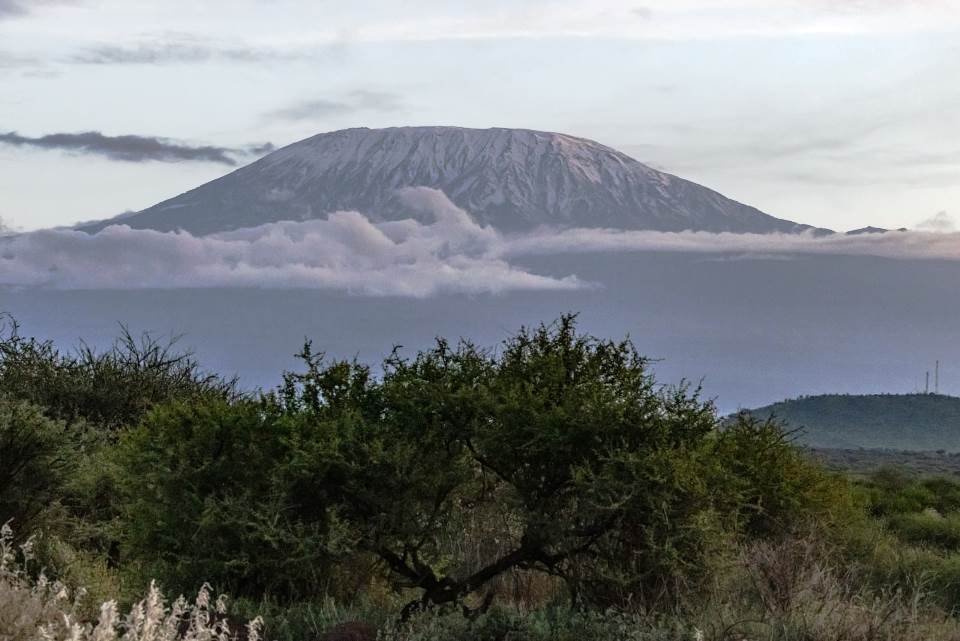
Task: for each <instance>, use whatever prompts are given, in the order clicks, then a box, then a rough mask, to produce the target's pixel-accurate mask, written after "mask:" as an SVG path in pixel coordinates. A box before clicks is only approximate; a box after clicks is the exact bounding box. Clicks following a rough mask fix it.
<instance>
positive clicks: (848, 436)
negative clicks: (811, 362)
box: [749, 394, 960, 452]
mask: <svg viewBox="0 0 960 641" xmlns="http://www.w3.org/2000/svg"><path fill="white" fill-rule="evenodd" d="M749 413H751V414H753V415H754V416H757V417H759V418H764V419H765V418H768V417H770V416H774V417H775V418H777V419H778V420H780V421H783V422H785V423H786V424H787V426H788V427H789V428H791V429H798V430H800V432H799V433H798V440H799V441H800V442H802V443H805V444H807V445H810V446H812V447H820V448H847V449H856V448H889V449H898V450H946V451H948V452H960V398H957V397H954V396H944V395H939V394H877V395H869V396H856V395H841V394H830V395H824V396H806V397H801V398H798V399H792V400H787V401H782V402H780V403H774V404H773V405H768V406H766V407H761V408H758V409H754V410H749Z"/></svg>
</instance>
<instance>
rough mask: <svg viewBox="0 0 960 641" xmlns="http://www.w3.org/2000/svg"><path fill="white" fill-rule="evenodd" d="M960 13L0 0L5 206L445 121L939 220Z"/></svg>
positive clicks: (953, 192)
mask: <svg viewBox="0 0 960 641" xmlns="http://www.w3.org/2000/svg"><path fill="white" fill-rule="evenodd" d="M958 36H960V0H645V1H644V0H641V2H640V3H633V2H618V1H614V0H565V1H559V0H556V1H554V0H549V1H548V0H541V1H537V2H530V1H522V0H511V1H505V0H487V1H485V2H482V3H481V2H473V1H471V2H460V3H457V2H450V1H445V2H441V1H426V0H420V1H416V0H407V1H405V2H395V1H393V0H384V1H365V0H356V1H354V2H350V3H343V2H326V1H318V0H314V1H310V2H307V1H306V0H302V1H297V0H229V1H227V0H205V1H204V2H196V0H191V1H187V0H163V1H162V2H161V1H147V0H0V227H2V225H4V224H6V225H7V226H12V227H19V228H23V229H35V228H41V227H47V226H53V225H64V224H70V223H73V222H76V221H79V220H84V219H91V218H103V217H107V216H112V215H115V214H118V213H120V212H123V211H126V210H137V209H142V208H144V207H146V206H149V205H151V204H154V203H155V202H157V201H159V200H162V199H164V198H167V197H170V196H173V195H176V194H178V193H180V192H183V191H185V190H187V189H190V188H192V187H195V186H197V185H199V184H201V183H203V182H206V181H208V180H211V179H213V178H216V177H218V176H220V175H222V174H224V173H226V172H228V171H230V170H231V169H232V168H233V167H235V166H238V165H241V164H244V163H246V162H250V161H251V160H253V159H255V158H256V157H258V156H259V155H261V154H263V153H266V152H267V151H268V150H269V149H271V147H270V145H271V144H272V145H276V146H281V145H284V144H288V143H290V142H294V141H296V140H299V139H302V138H305V137H307V136H310V135H313V134H315V133H319V132H322V131H330V130H335V129H341V128H344V127H353V126H369V127H382V126H391V125H430V124H446V125H462V126H468V127H490V126H503V127H528V128H534V129H545V130H553V131H561V132H565V133H569V134H574V135H578V136H584V137H587V138H592V139H595V140H598V141H600V142H603V143H605V144H608V145H611V146H613V147H616V148H619V149H621V150H623V151H625V152H626V153H628V154H630V155H632V156H634V157H636V158H637V159H638V160H641V161H644V162H647V163H649V164H651V165H652V166H654V167H656V168H658V169H664V170H667V171H670V172H672V173H676V174H678V175H681V176H683V177H686V178H689V179H692V180H695V181H697V182H699V183H702V184H704V185H707V186H709V187H712V188H714V189H717V190H719V191H721V192H723V193H724V194H726V195H727V196H730V197H732V198H734V199H736V200H740V201H742V202H746V203H749V204H751V205H754V206H757V207H759V208H760V209H763V210H764V211H766V212H768V213H771V214H774V215H777V216H780V217H784V218H790V219H793V220H797V221H800V222H804V223H809V224H812V225H817V226H825V227H831V228H834V229H850V228H854V227H860V226H864V225H868V224H872V225H879V226H885V227H901V226H907V227H914V226H916V225H918V224H920V223H921V222H922V221H927V220H932V221H934V223H935V224H939V225H941V227H946V228H948V227H949V225H950V220H951V216H953V215H954V214H957V213H958V212H960V81H958V78H960V39H958ZM941 212H946V214H943V213H941Z"/></svg>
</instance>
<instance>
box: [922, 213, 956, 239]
mask: <svg viewBox="0 0 960 641" xmlns="http://www.w3.org/2000/svg"><path fill="white" fill-rule="evenodd" d="M916 229H919V230H920V231H929V232H934V233H940V234H945V233H951V232H955V231H957V223H956V221H955V220H954V219H953V217H952V216H951V215H950V214H948V213H947V212H945V211H941V212H938V213H937V214H936V215H935V216H933V217H931V218H927V219H926V220H922V221H920V222H919V223H917V224H916Z"/></svg>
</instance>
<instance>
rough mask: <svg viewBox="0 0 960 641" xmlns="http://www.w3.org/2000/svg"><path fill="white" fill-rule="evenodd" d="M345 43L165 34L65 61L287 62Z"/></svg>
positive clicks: (99, 48)
mask: <svg viewBox="0 0 960 641" xmlns="http://www.w3.org/2000/svg"><path fill="white" fill-rule="evenodd" d="M0 1H2V0H0ZM344 44H345V43H344V42H343V41H342V40H332V41H329V42H326V43H324V44H323V45H322V46H320V47H308V48H298V47H287V48H276V47H263V46H257V45H253V44H251V43H249V42H242V41H234V40H223V39H218V38H215V37H210V36H197V35H193V34H182V33H164V34H159V35H154V36H149V37H146V38H144V39H142V40H140V41H138V42H133V43H127V44H116V43H100V44H96V45H93V46H88V47H85V48H84V49H81V50H80V51H79V52H78V53H76V54H74V55H72V56H71V57H70V58H69V59H68V60H67V61H68V62H73V63H78V64H88V65H160V64H189V63H203V62H213V61H221V62H240V63H255V62H285V61H286V62H289V61H293V60H307V59H314V58H317V57H323V56H331V55H335V54H336V53H338V52H340V51H341V50H342V49H343V47H344Z"/></svg>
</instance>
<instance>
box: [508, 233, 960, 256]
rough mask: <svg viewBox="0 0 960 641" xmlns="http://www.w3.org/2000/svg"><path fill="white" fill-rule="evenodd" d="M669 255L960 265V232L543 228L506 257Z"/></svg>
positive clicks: (515, 240)
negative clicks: (828, 257)
mask: <svg viewBox="0 0 960 641" xmlns="http://www.w3.org/2000/svg"><path fill="white" fill-rule="evenodd" d="M636 251H668V252H685V253H697V254H730V255H738V254H739V255H740V257H741V258H764V259H769V258H770V257H771V256H774V255H776V256H786V257H791V256H806V255H835V256H873V257H877V258H890V259H898V260H951V261H960V233H956V234H944V233H930V232H919V231H916V232H900V231H891V232H886V233H876V234H862V235H849V236H848V235H846V234H831V235H827V236H817V235H814V234H813V233H811V232H805V233H802V234H734V233H727V232H725V233H719V234H716V233H710V232H694V231H685V232H655V231H624V230H617V229H567V230H553V231H551V230H541V231H538V232H535V233H532V234H527V235H522V236H516V237H512V238H509V239H506V241H505V242H504V245H503V247H502V253H501V254H500V255H501V256H502V257H504V258H506V259H509V258H511V257H517V256H536V255H557V254H583V253H607V252H636Z"/></svg>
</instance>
